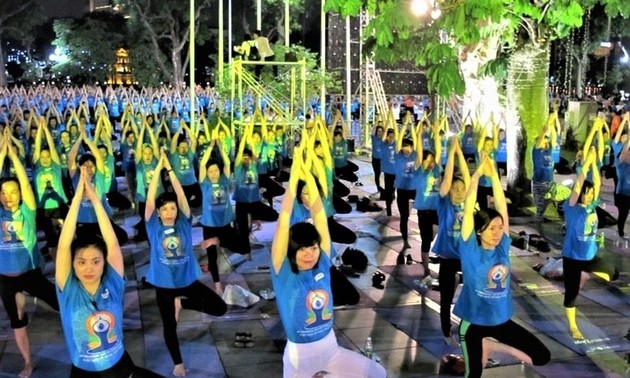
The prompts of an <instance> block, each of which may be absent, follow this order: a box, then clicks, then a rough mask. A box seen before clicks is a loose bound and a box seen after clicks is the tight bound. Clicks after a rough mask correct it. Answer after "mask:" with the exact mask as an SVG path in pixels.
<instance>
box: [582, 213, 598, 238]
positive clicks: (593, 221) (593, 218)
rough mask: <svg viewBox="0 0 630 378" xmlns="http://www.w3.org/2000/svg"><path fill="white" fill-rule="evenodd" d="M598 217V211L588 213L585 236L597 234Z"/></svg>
mask: <svg viewBox="0 0 630 378" xmlns="http://www.w3.org/2000/svg"><path fill="white" fill-rule="evenodd" d="M597 224H598V218H597V213H595V212H590V213H588V214H587V215H586V222H584V238H588V237H589V236H595V234H596V233H597Z"/></svg>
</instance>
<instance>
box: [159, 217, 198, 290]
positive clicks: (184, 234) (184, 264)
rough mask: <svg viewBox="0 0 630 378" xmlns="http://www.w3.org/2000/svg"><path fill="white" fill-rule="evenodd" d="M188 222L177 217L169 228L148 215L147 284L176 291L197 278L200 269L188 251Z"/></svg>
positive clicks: (189, 249)
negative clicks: (149, 245) (149, 252)
mask: <svg viewBox="0 0 630 378" xmlns="http://www.w3.org/2000/svg"><path fill="white" fill-rule="evenodd" d="M191 230H192V222H191V219H190V218H186V217H184V216H183V215H181V214H180V215H178V216H177V218H176V219H175V224H174V225H173V226H165V225H163V224H162V221H161V220H160V218H159V217H158V216H157V211H154V212H153V214H151V218H149V220H148V221H147V234H148V235H149V241H150V242H151V258H150V261H151V263H150V265H149V274H147V281H148V282H150V283H151V284H153V285H154V286H157V287H162V288H167V289H176V288H181V287H186V286H189V285H191V284H192V283H193V282H195V281H196V280H197V279H199V277H200V276H201V268H199V263H197V258H196V257H195V254H194V253H193V247H192V235H191Z"/></svg>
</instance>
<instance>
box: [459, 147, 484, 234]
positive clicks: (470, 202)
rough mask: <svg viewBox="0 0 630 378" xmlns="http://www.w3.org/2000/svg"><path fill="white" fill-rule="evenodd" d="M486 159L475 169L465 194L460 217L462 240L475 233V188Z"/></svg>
mask: <svg viewBox="0 0 630 378" xmlns="http://www.w3.org/2000/svg"><path fill="white" fill-rule="evenodd" d="M487 159H488V158H487V157H486V158H484V159H483V161H482V162H481V164H479V166H478V167H477V170H476V171H475V173H473V175H472V177H471V180H470V186H469V187H468V192H467V194H466V200H465V201H464V214H463V217H462V228H461V236H462V239H464V240H468V238H470V237H471V235H472V234H473V233H474V231H475V205H476V204H477V187H478V186H479V178H480V177H481V175H482V172H483V169H484V163H485V161H486V160H487Z"/></svg>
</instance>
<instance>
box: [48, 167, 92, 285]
mask: <svg viewBox="0 0 630 378" xmlns="http://www.w3.org/2000/svg"><path fill="white" fill-rule="evenodd" d="M84 192H85V176H84V175H81V178H80V180H79V185H77V190H76V192H75V194H74V198H72V203H71V204H70V208H69V209H68V214H67V215H66V219H65V220H64V222H63V228H62V229H61V234H60V235H59V244H58V245H57V258H56V260H55V281H56V282H57V287H58V288H59V290H61V291H63V289H64V287H65V286H66V282H68V276H69V275H70V272H71V271H72V255H71V250H70V247H71V245H72V241H73V240H74V235H75V234H76V229H77V218H78V216H79V208H80V207H81V201H82V200H83V194H84Z"/></svg>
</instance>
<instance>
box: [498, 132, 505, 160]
mask: <svg viewBox="0 0 630 378" xmlns="http://www.w3.org/2000/svg"><path fill="white" fill-rule="evenodd" d="M497 163H507V138H506V137H503V138H501V139H499V148H498V149H497Z"/></svg>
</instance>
